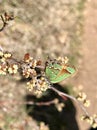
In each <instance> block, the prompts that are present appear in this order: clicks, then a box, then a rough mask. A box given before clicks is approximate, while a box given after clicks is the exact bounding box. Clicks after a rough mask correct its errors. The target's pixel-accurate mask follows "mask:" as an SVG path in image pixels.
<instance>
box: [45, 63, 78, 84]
mask: <svg viewBox="0 0 97 130" xmlns="http://www.w3.org/2000/svg"><path fill="white" fill-rule="evenodd" d="M75 72H76V69H75V67H73V66H70V65H67V64H64V65H61V64H58V63H53V64H52V63H49V64H47V65H46V68H45V74H46V77H47V78H48V79H49V81H50V82H51V83H58V82H60V81H62V80H64V79H67V78H69V77H70V76H72V75H73V74H74V73H75Z"/></svg>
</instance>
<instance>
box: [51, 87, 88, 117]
mask: <svg viewBox="0 0 97 130" xmlns="http://www.w3.org/2000/svg"><path fill="white" fill-rule="evenodd" d="M49 89H51V90H53V91H55V92H56V93H57V94H58V95H59V96H61V97H62V98H63V97H68V98H69V99H71V100H73V101H75V102H76V103H77V104H79V106H80V108H81V109H82V111H83V112H84V113H85V114H86V116H88V117H89V113H88V112H87V110H86V109H85V107H84V106H83V105H82V104H81V103H80V102H79V101H78V100H77V99H76V98H75V97H73V96H71V95H68V94H66V93H63V92H61V91H59V90H57V89H56V88H54V87H52V86H50V87H49ZM63 99H64V98H63Z"/></svg>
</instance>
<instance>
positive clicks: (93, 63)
mask: <svg viewBox="0 0 97 130" xmlns="http://www.w3.org/2000/svg"><path fill="white" fill-rule="evenodd" d="M84 18H85V21H84V33H83V42H82V49H81V54H82V61H81V68H80V70H79V72H78V79H77V81H76V85H82V87H83V91H84V92H85V93H86V94H87V96H88V98H89V99H90V100H91V106H90V107H89V109H88V111H89V112H90V114H95V113H97V36H96V35H97V0H89V1H88V2H87V4H86V8H85V12H84ZM78 113H80V112H78ZM78 115H79V114H78ZM78 120H79V119H78ZM79 126H80V130H88V127H89V126H88V125H86V122H81V121H80V120H79Z"/></svg>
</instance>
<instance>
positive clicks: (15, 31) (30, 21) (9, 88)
mask: <svg viewBox="0 0 97 130" xmlns="http://www.w3.org/2000/svg"><path fill="white" fill-rule="evenodd" d="M84 3H85V1H84V0H74V1H68V0H65V1H64V0H60V1H56V0H42V1H40V0H36V1H34V0H29V1H26V0H14V1H10V0H8V1H6V0H5V1H3V0H1V1H0V13H1V14H2V13H4V12H5V11H7V12H12V13H13V14H14V16H16V18H15V20H14V21H11V22H10V23H9V24H8V26H6V28H4V30H3V31H2V32H0V46H2V47H3V49H4V50H6V51H9V52H11V53H12V54H13V55H14V56H15V57H16V58H17V59H21V58H22V57H23V56H24V54H25V53H27V52H29V53H30V54H31V55H32V56H33V57H34V58H41V59H42V60H43V61H45V59H46V57H47V56H48V55H49V56H50V57H54V58H56V57H58V56H69V58H70V60H71V62H72V63H73V64H76V62H77V57H78V56H79V51H78V49H79V47H80V43H81V34H82V21H83V19H82V18H83V17H82V13H83V9H84ZM0 26H1V27H2V22H0ZM22 81H23V82H22ZM47 94H48V92H46V94H44V97H42V99H38V100H39V101H42V100H44V98H45V99H52V98H51V95H50V94H53V95H55V97H56V94H54V93H51V92H49V94H48V96H47ZM28 98H30V99H33V100H35V101H37V100H36V97H33V95H32V94H31V93H29V92H28V91H27V90H26V88H25V82H24V80H23V79H22V80H21V77H20V75H16V76H6V77H0V128H1V130H49V129H50V130H59V129H60V130H65V129H66V130H70V129H72V130H78V126H77V123H76V120H75V113H76V112H75V111H76V110H75V108H74V106H73V105H72V103H69V105H68V103H67V108H66V109H65V108H64V111H65V112H62V113H59V112H58V111H57V110H56V108H53V107H52V106H51V107H50V108H48V107H43V108H38V107H36V106H35V107H33V106H32V107H30V109H28V107H29V106H25V105H21V104H19V102H22V101H23V100H28ZM53 98H54V97H53ZM60 100H61V99H60ZM2 101H3V104H2ZM14 101H18V103H16V104H15V103H13V102H14ZM71 106H72V107H73V108H72V110H70V107H71ZM26 108H27V109H26ZM70 111H71V112H70ZM31 112H32V113H31ZM66 112H69V114H68V115H65V113H66ZM27 113H30V116H29V115H28V114H27ZM52 114H53V115H54V116H53V117H52ZM62 114H63V115H64V116H66V118H65V117H63V116H62ZM56 115H57V117H56ZM31 116H32V117H31ZM64 118H65V119H64ZM71 118H74V119H73V122H72V119H71ZM55 119H56V120H55ZM49 120H51V121H49ZM63 120H65V122H64V121H63ZM68 120H69V122H67V121H68ZM43 121H44V122H45V123H46V125H45V123H43ZM71 122H72V123H75V124H73V125H71V126H70V125H69V123H71ZM58 123H59V124H58ZM72 123H71V124H72Z"/></svg>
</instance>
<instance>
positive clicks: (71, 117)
mask: <svg viewBox="0 0 97 130" xmlns="http://www.w3.org/2000/svg"><path fill="white" fill-rule="evenodd" d="M55 86H56V88H57V89H59V90H60V91H64V92H66V93H68V92H67V90H64V89H63V88H62V86H60V85H58V84H56V85H55ZM47 93H48V94H46V95H44V96H42V97H41V98H39V99H37V98H36V97H35V96H33V95H27V96H26V100H27V101H32V100H33V101H35V102H41V101H42V102H43V101H44V102H46V101H50V100H53V99H54V98H58V99H59V101H60V102H64V103H65V107H64V108H63V111H62V112H58V110H57V109H56V107H55V106H54V105H50V106H32V105H27V106H26V109H27V112H28V114H29V115H30V116H31V117H32V118H34V119H35V120H36V121H38V122H41V121H43V122H45V124H48V126H49V128H50V130H79V128H78V125H77V122H76V119H75V115H76V109H75V107H74V105H73V103H72V102H71V101H70V100H69V99H68V100H66V101H63V99H62V98H61V97H59V96H58V95H57V94H56V93H55V92H53V91H51V90H48V91H47Z"/></svg>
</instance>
